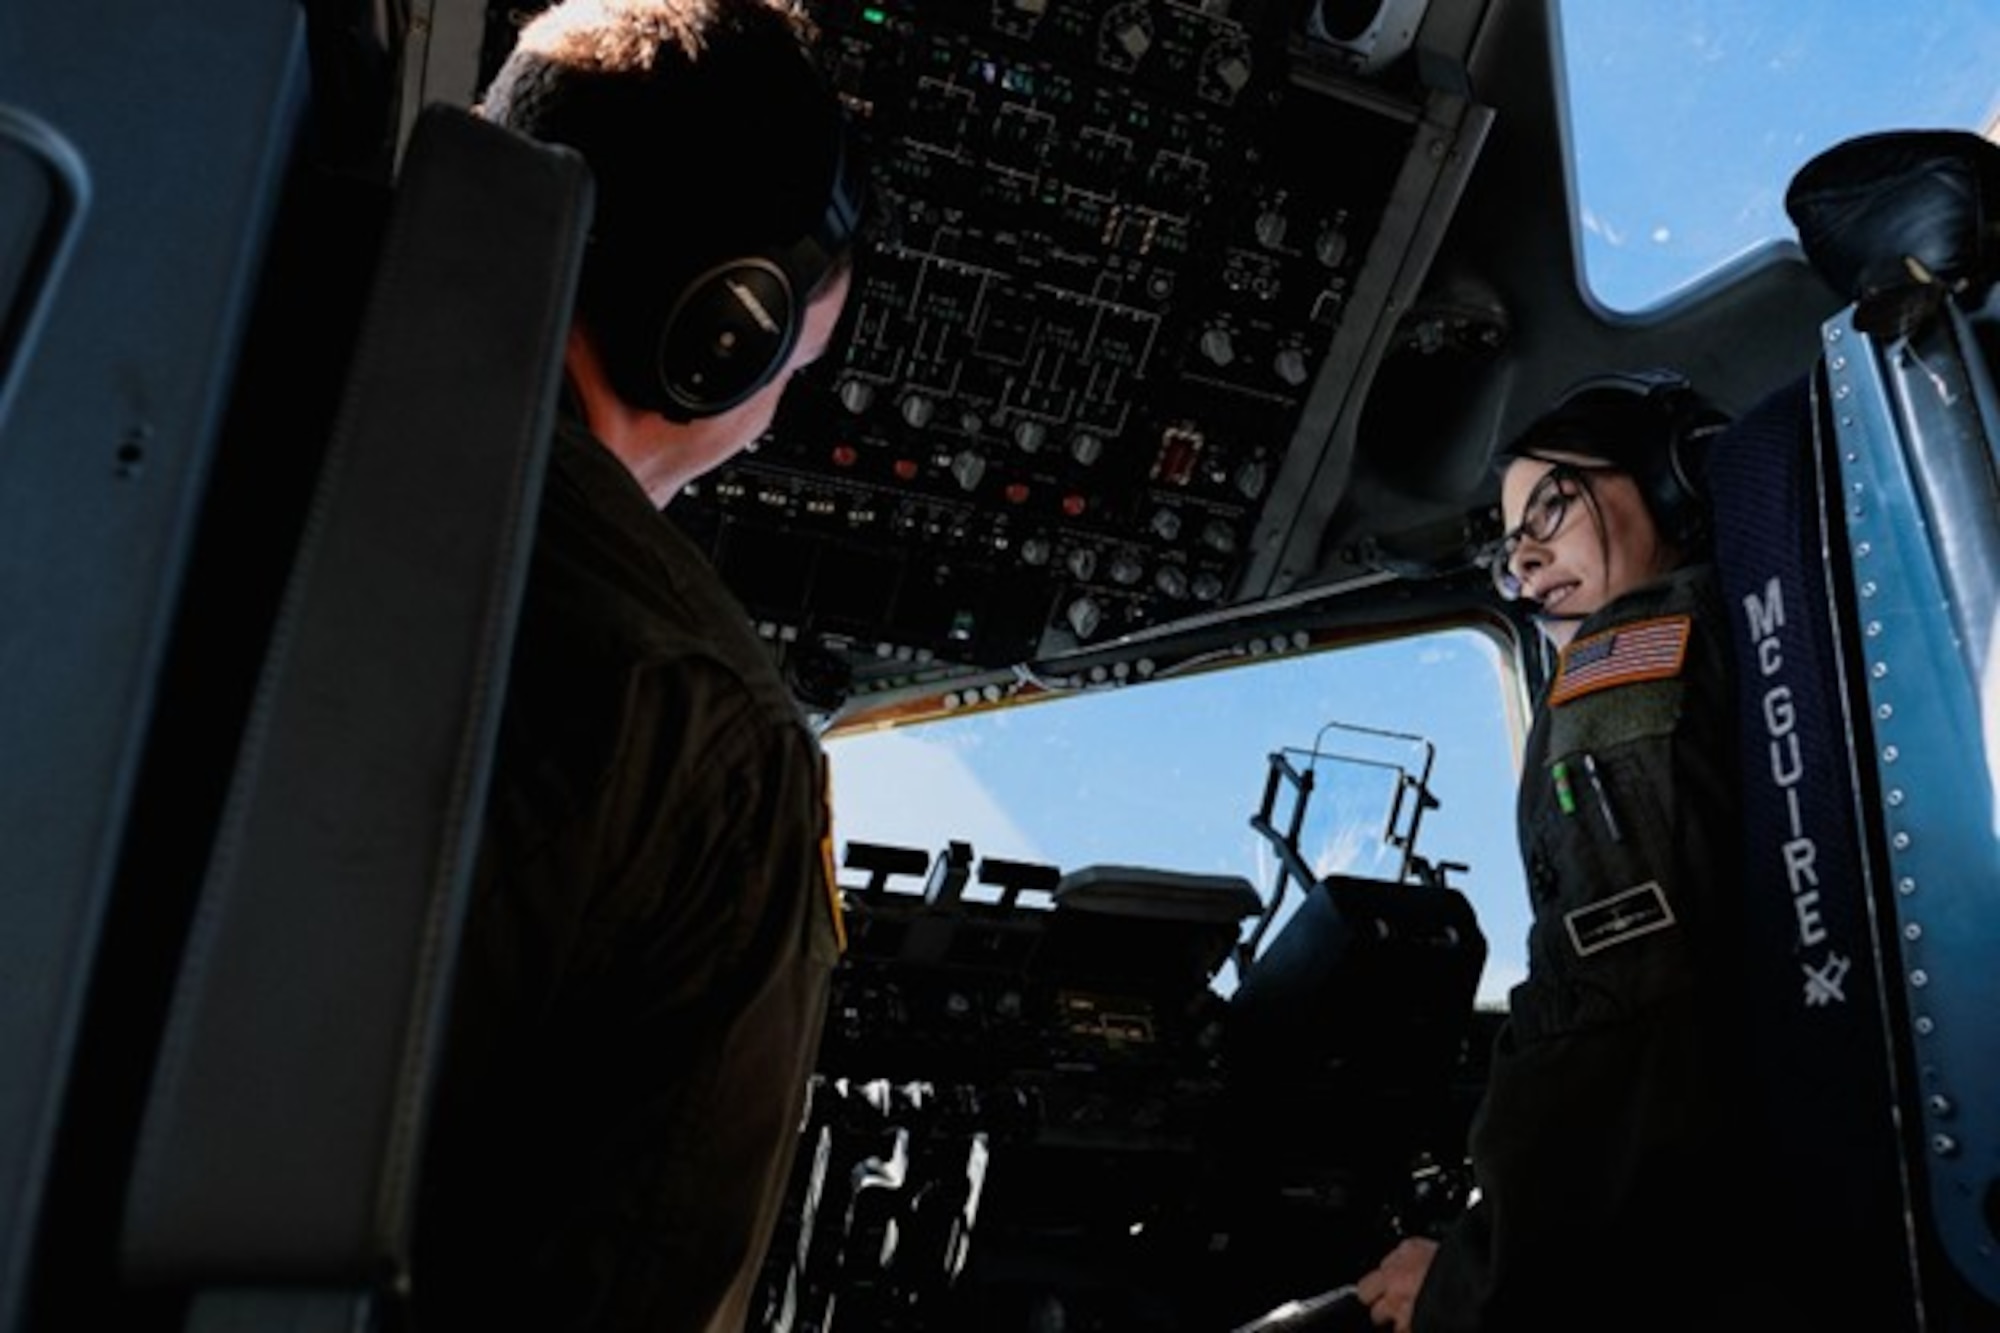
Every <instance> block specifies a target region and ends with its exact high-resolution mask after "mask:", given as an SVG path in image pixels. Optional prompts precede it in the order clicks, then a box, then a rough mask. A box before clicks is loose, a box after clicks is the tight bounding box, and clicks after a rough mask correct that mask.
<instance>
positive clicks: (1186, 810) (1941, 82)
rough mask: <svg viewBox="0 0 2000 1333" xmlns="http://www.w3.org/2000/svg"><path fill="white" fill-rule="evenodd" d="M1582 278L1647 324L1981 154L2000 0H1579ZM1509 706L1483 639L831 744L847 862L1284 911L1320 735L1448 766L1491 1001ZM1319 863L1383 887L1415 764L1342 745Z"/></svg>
mask: <svg viewBox="0 0 2000 1333" xmlns="http://www.w3.org/2000/svg"><path fill="white" fill-rule="evenodd" d="M1562 38H1563V42H1564V48H1565V55H1566V57H1567V59H1568V60H1569V62H1570V64H1571V70H1572V83H1571V87H1570V90H1569V104H1570V107H1571V115H1572V121H1573V123H1574V124H1575V126H1576V127H1577V129H1576V132H1575V135H1574V143H1573V147H1574V149H1575V151H1576V153H1577V156H1578V170H1577V187H1578V191H1579V196H1580V199H1581V203H1582V223H1581V226H1582V231H1583V253H1584V265H1585V269H1586V272H1587V274H1588V277H1589V280H1590V282H1591V284H1592V286H1593V289H1594V290H1595V291H1596V292H1597V294H1598V295H1599V296H1600V298H1601V299H1603V300H1605V301H1606V302H1607V303H1608V304H1610V305H1612V306H1614V307H1616V308H1620V309H1626V310H1638V309H1642V308H1644V307H1645V306H1648V305H1651V304H1654V303H1657V302H1659V301H1661V300H1664V299H1668V298H1670V297H1671V295H1672V294H1673V292H1675V291H1676V290H1678V289H1680V288H1682V287H1683V286H1685V285H1686V284H1688V283H1690V282H1692V281H1695V280H1697V279H1698V278H1700V277H1701V276H1702V275H1703V274H1705V273H1708V272H1711V271H1712V270H1714V269H1716V268H1717V267H1719V266H1722V265H1725V264H1728V263H1730V262H1731V261H1733V260H1738V259H1741V258H1742V257H1743V256H1745V255H1746V254H1749V253H1751V252H1754V251H1755V250H1757V249H1758V248H1759V247H1761V246H1766V245H1769V244H1772V243H1774V242H1775V241H1778V240H1781V239H1783V240H1789V239H1790V238H1791V237H1792V235H1793V232H1792V227H1791V223H1790V220H1789V219H1788V218H1787V217H1786V216H1785V213H1784V208H1783V196H1784V190H1785V186H1786V184H1787V183H1788V182H1789V180H1790V179H1791V176H1792V175H1793V173H1795V172H1796V171H1797V170H1798V168H1799V167H1800V166H1801V165H1803V164H1804V163H1805V162H1806V160H1807V159H1809V158H1810V157H1812V156H1813V155H1814V154H1815V153H1817V152H1819V151H1820V150H1821V149H1823V148H1826V147H1830V146H1831V145H1833V144H1834V143H1837V142H1839V141H1841V140H1842V139H1845V138H1848V137H1850V136H1852V135H1854V134H1859V133H1864V132H1869V131H1873V130H1881V129H1892V128H1907V127H1940V126H1950V127H1957V128H1980V129H1983V128H1985V127H1987V126H1988V125H1990V124H1991V123H1992V122H1993V120H1994V118H1995V116H1996V113H1997V112H2000V0H1916V2H1913V3H1899V4H1872V5H1867V6H1862V5H1858V4H1856V3H1854V2H1853V0H1784V2H1783V3H1778V2H1777V0H1762V2H1761V3H1758V2H1757V0H1589V3H1575V2H1573V3H1570V4H1568V5H1565V6H1564V21H1563V25H1562ZM1507 689H1508V686H1507V685H1506V684H1505V682H1504V681H1503V678H1502V673H1501V672H1500V671H1499V669H1498V666H1497V659H1496V658H1495V657H1494V655H1493V652H1492V650H1491V648H1490V647H1489V646H1488V645H1487V643H1486V641H1485V640H1483V639H1482V638H1481V637H1480V636H1478V635H1476V634H1473V633H1471V632H1463V631H1461V632H1454V633H1452V634H1448V635H1444V636H1435V635H1434V636H1429V637H1426V638H1423V639H1419V640H1412V641H1405V642H1401V643H1389V644H1378V645H1372V646H1369V647H1366V648H1362V649H1357V650H1348V651H1343V652H1339V653H1331V654H1322V655H1319V656H1315V657H1311V658H1289V659H1280V660H1277V661H1273V662H1270V663H1266V664H1264V665H1262V666H1260V667H1258V668H1257V669H1254V670H1233V669H1232V670H1225V671H1220V672H1211V673H1207V674H1202V675H1195V676H1190V677H1189V678H1187V679H1184V680H1175V681H1162V682H1156V683H1152V684H1148V685H1146V686H1143V687H1140V688H1126V689H1115V690H1103V691H1098V692H1094V693H1091V694H1089V695H1087V696H1086V697H1084V698H1064V699H1058V700H1054V701H1051V702H1046V703H1040V704H1035V705H1032V706H1029V707H1025V708H1017V709H1011V710H1000V711H997V712H989V713H984V714H980V715H978V716H974V717H968V718H964V719H960V720H957V721H954V722H950V723H946V724H943V725H941V726H936V727H924V728H916V729H909V730H906V731H901V732H890V733H878V734H874V735H869V736H863V737H856V738H852V739H844V740H839V741H835V742H833V743H832V744H831V745H830V746H829V752H830V753H831V754H832V756H833V764H834V782H835V805H836V819H837V822H838V831H837V837H838V838H839V839H840V840H841V841H842V842H845V841H846V840H848V839H856V840H862V841H874V842H888V843H895V844H899V845H906V846H913V847H917V848H920V849H923V850H927V851H932V852H935V851H937V850H938V849H940V848H942V847H943V846H944V845H945V844H946V842H947V841H951V840H958V841H964V842H969V843H970V844H971V845H972V847H973V849H974V851H975V853H976V854H978V855H980V856H987V855H991V856H998V857H1003V858H1008V859H1020V860H1032V861H1043V862H1047V863H1050V864H1054V865H1057V866H1058V867H1060V868H1063V869H1066V870H1073V869H1076V868H1079V867H1081V866H1084V865H1089V864H1093V863H1123V864H1136V865H1144V866H1149V867H1153V868H1157V869H1165V870H1177V871H1186V872H1191V873H1201V874H1237V875H1242V876H1243V877H1245V878H1246V879H1249V880H1250V881H1251V882H1252V883H1253V885H1255V886H1256V887H1258V888H1259V889H1260V890H1263V891H1266V892H1268V890H1269V888H1270V887H1271V885H1272V884H1273V883H1274V882H1275V881H1274V879H1273V873H1272V866H1271V862H1270V858H1269V856H1268V853H1267V851H1266V850H1265V849H1264V847H1263V846H1262V840H1261V839H1260V838H1259V837H1258V836H1257V835H1256V834H1255V833H1253V832H1252V831H1251V829H1250V827H1249V823H1248V821H1249V818H1250V816H1251V814H1252V813H1254V812H1255V811H1256V809H1257V807H1258V803H1259V801H1260V799H1261V797H1262V795H1263V786H1264V780H1265V774H1266V772H1267V764H1268V757H1269V755H1270V753H1271V752H1272V751H1274V750H1281V749H1287V748H1290V749H1300V750H1306V749H1312V748H1314V747H1315V740H1316V738H1320V737H1321V736H1322V733H1323V731H1324V729H1325V728H1326V725H1327V724H1328V723H1330V722H1332V723H1337V724H1342V725H1343V726H1345V727H1359V728H1373V729H1376V730H1384V731H1391V732H1399V733H1405V734H1414V735H1417V736H1421V737H1423V738H1424V739H1426V740H1428V741H1430V742H1432V743H1433V744H1434V745H1435V746H1436V762H1435V769H1434V771H1433V773H1432V778H1431V787H1432V790H1433V792H1434V794H1435V795H1436V796H1437V797H1438V799H1439V801H1440V806H1439V808H1438V809H1437V810H1436V811H1435V812H1433V813H1431V814H1430V815H1429V816H1428V817H1427V819H1426V822H1425V825H1424V828H1423V830H1422V835H1421V838H1420V842H1419V848H1418V850H1419V851H1421V852H1422V853H1423V854H1425V855H1426V856H1428V857H1430V858H1431V859H1433V860H1439V861H1459V862H1464V863H1467V864H1468V865H1469V866H1470V867H1471V870H1470V872H1469V873H1468V874H1467V875H1464V876H1460V877H1458V882H1460V883H1461V886H1462V887H1464V888H1465V890H1466V892H1467V894H1468V896H1469V897H1470V898H1471V899H1472V901H1473V904H1474V907H1475V909H1476V910H1477V911H1478V913H1479V916H1480V921H1481V924H1482V926H1483V927H1484V929H1485V931H1486V934H1487V937H1488V943H1489V958H1488V964H1487V968H1486V973H1485V976H1484V977H1483V978H1482V982H1481V987H1480V994H1481V998H1482V1000H1484V1001H1487V1002H1497V1001H1498V1000H1499V999H1500V997H1502V996H1503V995H1504V993H1505V990H1506V987H1507V986H1508V985H1510V984H1512V982H1513V981H1514V980H1515V979H1517V978H1518V976H1519V972H1520V967H1521V954H1522V945H1523V941H1524V939H1525V935H1526V929H1527V911H1526V903H1525V895H1524V893H1523V890H1522V885H1521V873H1520V868H1519V861H1518V857H1517V853H1516V851H1515V846H1514V836H1513V801H1514V784H1515V778H1516V769H1515V767H1514V765H1515V755H1516V753H1517V750H1518V738H1517V737H1516V736H1515V735H1514V734H1513V733H1512V731H1511V730H1510V724H1509V718H1508V707H1509V705H1508V698H1509V695H1508V694H1507V692H1506V691H1507ZM1320 748H1323V749H1328V750H1338V751H1343V752H1348V753H1351V754H1353V755H1354V756H1356V757H1357V758H1359V759H1360V760H1361V761H1362V762H1361V763H1359V764H1352V765H1342V764H1339V763H1330V764H1328V765H1326V766H1324V767H1323V770H1322V772H1321V776H1320V779H1319V781H1320V784H1321V785H1320V787H1319V790H1318V794H1317V795H1316V796H1315V798H1314V807H1313V809H1314V812H1315V818H1314V820H1313V822H1312V823H1311V824H1310V825H1309V826H1308V830H1307V836H1306V838H1305V839H1304V840H1303V841H1304V843H1305V846H1304V850H1305V851H1306V853H1307V854H1308V856H1309V857H1310V858H1311V859H1313V860H1314V861H1315V862H1316V863H1317V865H1318V866H1319V868H1321V869H1323V870H1332V869H1347V870H1350V871H1352V872H1354V873H1363V874H1374V875H1383V874H1393V870H1394V864H1393V857H1391V856H1388V855H1386V854H1385V852H1384V849H1383V848H1382V846H1381V841H1380V834H1381V826H1382V823H1383V820H1384V818H1385V816H1386V808H1387V794H1388V790H1389V788H1388V786H1387V784H1386V781H1385V778H1384V774H1385V770H1384V769H1382V768H1381V767H1379V765H1382V764H1402V765H1404V766H1405V767H1406V768H1408V769H1410V770H1412V771H1415V770H1420V769H1421V766H1422V747H1421V746H1420V745H1416V746H1413V745H1409V744H1400V745H1399V744H1398V743H1395V742H1386V743H1384V742H1372V741H1369V740H1367V739H1366V738H1364V737H1362V736H1360V735H1359V734H1357V733H1353V732H1350V731H1343V730H1340V729H1339V728H1336V729H1335V730H1332V731H1325V732H1324V744H1323V745H1322V746H1321V747H1320Z"/></svg>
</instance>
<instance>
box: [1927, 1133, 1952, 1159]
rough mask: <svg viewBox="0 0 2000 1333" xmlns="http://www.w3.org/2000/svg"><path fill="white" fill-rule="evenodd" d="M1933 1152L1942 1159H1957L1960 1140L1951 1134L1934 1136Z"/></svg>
mask: <svg viewBox="0 0 2000 1333" xmlns="http://www.w3.org/2000/svg"><path fill="white" fill-rule="evenodd" d="M1931 1151H1932V1152H1934V1153H1936V1154H1937V1155H1938V1156H1940V1157H1955V1156H1957V1155H1958V1140H1957V1139H1955V1138H1953V1137H1952V1136H1951V1135H1949V1134H1933V1135H1931Z"/></svg>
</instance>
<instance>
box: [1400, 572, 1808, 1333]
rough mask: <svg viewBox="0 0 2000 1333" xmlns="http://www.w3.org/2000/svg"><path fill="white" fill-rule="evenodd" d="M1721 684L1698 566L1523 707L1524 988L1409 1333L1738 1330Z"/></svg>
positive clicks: (1724, 698)
mask: <svg viewBox="0 0 2000 1333" xmlns="http://www.w3.org/2000/svg"><path fill="white" fill-rule="evenodd" d="M1732 670H1733V669H1732V667H1731V664H1730V648H1729V639H1728V627H1727V623H1726V621H1725V620H1724V618H1723V610H1722V607H1721V604H1720V596H1719V592H1718V589H1717V586H1716V582H1715V578H1714V575H1713V571H1712V570H1711V569H1710V568H1709V567H1707V566H1696V567H1691V568H1688V569H1684V570H1681V571H1678V572H1677V573H1675V574H1674V575H1672V576H1670V577H1669V578H1668V579H1666V580H1664V581H1662V582H1659V583H1656V584H1654V585H1651V586H1649V587H1646V588H1643V589H1640V590H1637V591H1634V592H1632V593H1629V594H1627V595H1626V596H1624V597H1622V598H1619V599H1617V600H1616V601H1614V602H1613V603H1612V604H1611V605H1609V606H1607V607H1604V608H1602V609H1601V610H1599V611H1598V612H1596V613H1595V614H1593V615H1592V616H1590V617H1589V618H1587V619H1586V620H1584V621H1583V622H1582V623H1581V624H1580V625H1579V627H1578V630H1577V633H1576V636H1575V638H1574V639H1573V640H1572V642H1571V643H1570V645H1569V647H1568V648H1567V649H1565V650H1564V652H1563V654H1562V656H1561V661H1560V663H1559V666H1558V669H1557V671H1556V673H1555V675H1554V677H1553V679H1552V680H1551V682H1550V684H1549V687H1548V688H1547V689H1546V690H1545V691H1544V693H1543V697H1542V699H1541V700H1540V701H1539V705H1538V708H1537V712H1536V717H1535V720H1534V724H1533V726H1532V728H1531V730H1530V733H1529V736H1528V743H1527V750H1526V755H1525V758H1524V762H1523V767H1522V774H1521V788H1520V794H1519V801H1518V819H1519V834H1520V843H1521V849H1522V857H1523V863H1524V867H1525V870H1526V878H1527V885H1528V892H1529V895H1530V898H1531V900H1532V902H1531V906H1532V908H1533V911H1534V921H1533V925H1532V927H1531V928H1530V931H1529V941H1528V943H1529V948H1528V972H1527V977H1526V979H1525V980H1523V981H1522V982H1521V983H1520V984H1519V985H1517V986H1516V987H1515V988H1514V989H1513V991H1512V993H1511V995H1510V998H1509V1014H1508V1018H1507V1021H1506V1023H1505V1024H1504V1026H1503V1027H1502V1029H1501V1032H1500V1034H1499V1037H1498V1039H1497V1042H1496V1045H1495V1049H1494V1055H1493V1063H1492V1071H1491V1079H1490V1082H1489V1085H1488V1088H1487V1092H1486V1096H1485V1100H1484V1102H1483V1103H1482V1105H1481V1108H1480V1111H1479V1113H1478V1115H1477V1117H1476V1118H1475V1121H1474V1124H1473V1128H1472V1133H1471V1144H1470V1148H1471V1156H1472V1165H1473V1169H1474V1174H1475V1180H1476V1183H1477V1185H1478V1187H1479V1190H1480V1198H1479V1200H1478V1202H1477V1203H1476V1204H1475V1205H1474V1206H1473V1207H1472V1208H1471V1210H1470V1211H1469V1212H1468V1213H1467V1214H1466V1215H1465V1216H1464V1217H1463V1218H1461V1219H1460V1220H1459V1221H1458V1222H1457V1224H1456V1225H1455V1227H1454V1228H1453V1229H1452V1230H1451V1231H1449V1232H1448V1233H1447V1234H1446V1235H1445V1236H1444V1238H1443V1241H1442V1244H1441V1247H1440V1249H1439V1251H1438V1253H1437V1256H1436V1258H1435V1260H1434V1262H1433V1265H1432V1268H1431V1271H1430V1274H1429V1276H1428V1277H1427V1278H1426V1280H1425V1284H1424V1287H1423V1290H1422V1292H1421V1293H1420V1295H1419V1298H1418V1302H1417V1307H1416V1314H1415V1320H1414V1326H1415V1328H1416V1329H1417V1330H1418V1333H1472V1331H1473V1330H1478V1331H1479V1333H1500V1331H1501V1330H1521V1331H1522V1333H1554V1331H1555V1330H1565V1329H1579V1330H1580V1329H1597V1330H1606V1331H1607V1333H1608V1331H1609V1330H1618V1333H1635V1331H1638V1330H1655V1329H1658V1330H1666V1329H1677V1330H1678V1329H1688V1330H1694V1329H1701V1330H1708V1329H1716V1328H1725V1327H1730V1326H1731V1320H1732V1319H1733V1318H1735V1316H1734V1315H1733V1314H1732V1313H1731V1311H1730V1310H1729V1309H1728V1308H1727V1306H1728V1298H1727V1297H1726V1296H1724V1295H1722V1294H1721V1293H1720V1292H1719V1291H1718V1290H1717V1284H1718V1283H1719V1282H1721V1281H1722V1279H1721V1276H1720V1275H1721V1274H1727V1273H1730V1272H1731V1266H1732V1264H1736V1263H1739V1262H1741V1260H1742V1258H1743V1255H1742V1251H1741V1249H1740V1248H1738V1247H1735V1246H1734V1245H1733V1244H1732V1240H1731V1238H1732V1237H1733V1236H1734V1235H1736V1234H1738V1228H1741V1227H1744V1226H1745V1225H1746V1223H1747V1222H1748V1217H1747V1216H1746V1215H1747V1214H1748V1213H1751V1212H1753V1211H1754V1207H1753V1206H1746V1201H1745V1200H1744V1199H1743V1198H1742V1197H1740V1196H1739V1195H1738V1194H1737V1193H1736V1192H1735V1191H1736V1188H1737V1186H1738V1185H1739V1184H1740V1181H1741V1179H1742V1177H1741V1176H1740V1175H1739V1174H1738V1164H1737V1163H1736V1162H1735V1160H1734V1156H1733V1154H1734V1151H1735V1150H1734V1145H1733V1142H1732V1137H1731V1134H1730V1131H1729V1126H1728V1106H1729V1098H1730V1095H1731V1091H1732V1086H1733V1080H1732V1077H1731V1072H1730V1071H1731V1069H1732V1067H1733V1066H1734V1064H1735V1061H1736V1060H1737V1059H1738V1058H1739V1057H1738V1054H1737V1051H1736V1047H1735V1043H1734V1039H1733V1036H1732V1028H1731V1023H1730V1015H1731V1006H1732V1001H1731V983H1730V977H1731V975H1732V961H1731V950H1732V948H1733V947H1734V939H1735V935H1736V927H1735V924H1734V923H1735V921H1736V920H1737V917H1738V913H1739V908H1740V891H1739V884H1740V875H1739V870H1738V865H1739V851H1738V846H1739V837H1740V833H1739V821H1740V813H1739V805H1740V802H1739V800H1738V798H1737V790H1736V787H1737V761H1736V749H1737V746H1736V728H1735V694H1734V686H1733V674H1732ZM1765 1239H1766V1241H1767V1242H1771V1241H1773V1240H1774V1238H1765ZM1738 1279H1740V1272H1739V1273H1738ZM1724 1285H1725V1286H1727V1285H1730V1284H1724Z"/></svg>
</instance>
